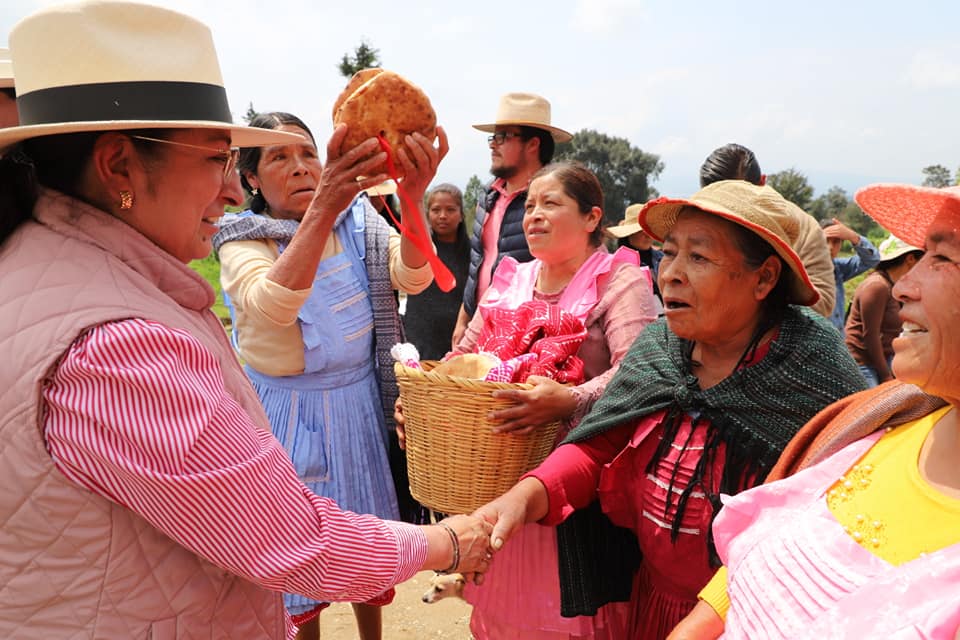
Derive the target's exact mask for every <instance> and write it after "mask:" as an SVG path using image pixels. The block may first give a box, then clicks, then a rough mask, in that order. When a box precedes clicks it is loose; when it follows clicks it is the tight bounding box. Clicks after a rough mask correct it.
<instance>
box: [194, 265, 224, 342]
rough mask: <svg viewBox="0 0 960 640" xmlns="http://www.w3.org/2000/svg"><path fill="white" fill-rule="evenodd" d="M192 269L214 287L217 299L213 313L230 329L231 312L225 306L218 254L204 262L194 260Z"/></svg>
mask: <svg viewBox="0 0 960 640" xmlns="http://www.w3.org/2000/svg"><path fill="white" fill-rule="evenodd" d="M190 268H191V269H193V270H194V271H196V272H197V273H199V274H200V275H201V276H203V278H204V279H205V280H206V281H207V282H209V283H210V286H211V287H213V290H214V292H215V293H216V294H217V299H216V301H215V302H214V303H213V312H214V313H215V314H217V317H218V318H220V322H222V323H223V326H225V327H229V326H230V312H229V311H227V308H226V307H225V306H224V304H223V291H222V289H221V288H220V261H219V260H217V256H216V254H213V253H211V254H210V255H209V256H207V257H206V258H204V259H203V260H194V261H193V262H191V263H190Z"/></svg>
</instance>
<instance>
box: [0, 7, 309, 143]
mask: <svg viewBox="0 0 960 640" xmlns="http://www.w3.org/2000/svg"><path fill="white" fill-rule="evenodd" d="M10 51H11V54H12V60H13V70H14V73H15V75H16V88H17V109H18V111H19V113H20V126H18V127H10V128H8V129H0V149H2V148H5V147H9V146H10V145H12V144H15V143H17V142H20V141H22V140H27V139H29V138H35V137H39V136H49V135H55V134H61V133H77V132H83V131H113V130H129V129H217V130H223V131H228V132H229V133H230V136H231V144H233V145H234V146H238V147H258V146H265V145H271V144H288V143H290V142H294V141H298V140H301V139H302V137H301V136H298V135H296V134H291V133H286V132H282V131H273V130H271V129H258V128H253V127H246V126H242V125H235V124H233V118H232V116H231V115H230V107H229V105H228V104H227V93H226V90H225V89H224V88H223V78H222V77H221V74H220V64H219V63H218V61H217V53H216V50H215V48H214V46H213V37H212V35H211V33H210V29H209V28H207V26H206V25H204V24H203V23H201V22H199V21H198V20H195V19H193V18H191V17H190V16H186V15H184V14H182V13H178V12H176V11H171V10H170V9H164V8H161V7H156V6H152V5H147V4H140V3H135V2H113V1H102V0H101V1H91V2H79V3H76V4H64V5H57V6H53V7H48V8H45V9H42V10H40V11H38V12H36V13H34V14H32V15H30V16H28V17H26V18H24V19H23V20H21V21H20V22H19V23H18V24H17V25H16V26H14V28H13V30H12V31H11V32H10Z"/></svg>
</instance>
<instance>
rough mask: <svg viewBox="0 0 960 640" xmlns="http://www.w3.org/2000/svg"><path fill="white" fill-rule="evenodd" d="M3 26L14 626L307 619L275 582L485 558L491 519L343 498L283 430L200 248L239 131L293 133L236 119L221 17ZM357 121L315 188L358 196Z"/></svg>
mask: <svg viewBox="0 0 960 640" xmlns="http://www.w3.org/2000/svg"><path fill="white" fill-rule="evenodd" d="M10 44H11V49H12V52H13V60H14V64H15V66H16V69H17V80H18V82H17V84H18V89H19V91H18V103H19V104H18V106H19V109H20V117H21V126H19V127H15V128H12V129H6V130H3V131H0V147H4V148H9V145H16V146H13V147H12V148H9V152H8V153H6V155H5V156H4V157H3V159H2V160H0V171H2V175H3V179H2V181H0V220H2V222H3V225H2V228H0V239H2V240H0V273H2V274H3V276H2V278H3V285H2V287H0V343H2V344H3V345H4V348H3V353H4V360H5V363H6V364H5V366H4V367H3V368H2V369H0V388H2V389H3V392H2V394H0V436H2V440H3V442H4V446H3V447H2V448H0V477H2V483H3V486H4V487H6V489H5V490H4V491H3V498H2V499H0V520H2V522H3V527H2V529H0V549H3V554H4V561H3V563H2V564H0V584H3V592H4V598H3V606H2V607H0V636H2V637H7V638H9V637H30V638H40V637H67V636H69V637H91V638H92V637H97V638H121V637H123V638H126V637H135V638H146V637H152V638H166V637H169V638H172V637H180V638H186V637H196V638H199V637H203V638H223V639H226V638H291V637H293V635H294V632H295V630H296V627H295V626H294V625H293V624H292V623H291V621H290V619H289V618H288V617H287V616H286V613H285V611H284V608H283V602H282V598H281V596H280V592H284V591H287V592H299V593H303V594H306V595H309V596H310V597H313V598H317V599H323V600H353V601H363V600H368V599H370V598H373V597H374V596H376V595H378V594H380V593H382V592H384V591H386V590H387V589H389V588H390V587H391V586H392V585H393V584H395V583H396V582H398V581H402V580H404V579H406V578H408V577H410V576H412V575H413V574H414V573H416V572H417V571H419V570H421V569H423V568H434V569H453V568H457V567H458V566H459V567H460V568H461V569H463V570H467V571H472V570H480V571H482V570H484V569H485V568H486V567H487V566H488V562H489V556H488V555H487V544H488V537H487V533H486V530H487V529H488V526H486V525H484V524H482V523H481V522H480V521H478V520H476V519H472V518H467V517H463V516H460V517H456V518H451V519H449V520H448V521H446V522H444V523H441V524H440V525H438V526H430V527H416V526H412V525H406V524H402V523H398V522H388V521H383V520H380V519H378V518H376V517H374V516H368V515H356V514H353V513H349V512H344V511H341V510H340V509H339V508H338V507H337V505H336V504H335V503H334V502H332V501H331V500H328V499H325V498H321V497H318V496H316V495H314V494H313V493H311V492H310V491H309V490H307V489H306V487H304V486H303V484H301V483H300V482H299V481H298V479H297V475H296V472H295V471H294V469H293V467H292V466H291V464H290V461H289V459H288V457H287V455H286V453H285V452H284V450H283V447H282V446H281V445H280V443H279V442H277V440H276V439H275V438H274V437H273V436H271V435H270V433H269V429H270V425H269V423H268V422H267V418H266V416H265V415H264V412H263V409H262V408H261V406H260V403H259V400H258V398H257V395H256V393H255V392H254V391H253V389H252V388H251V387H250V384H249V382H248V381H247V378H246V376H245V375H244V373H243V370H242V369H241V368H240V367H239V365H238V363H237V361H236V358H235V356H234V355H233V352H232V350H231V348H230V345H229V342H228V341H227V339H226V336H225V335H224V333H223V329H222V327H221V326H220V323H219V321H218V320H217V319H216V317H215V316H214V315H213V314H212V313H211V312H210V310H209V307H210V306H211V304H212V302H213V299H214V296H213V291H212V289H211V288H210V287H209V286H208V285H207V284H206V282H205V281H204V280H203V279H202V278H200V277H199V276H198V275H197V274H195V273H194V272H193V271H191V270H190V269H189V268H188V267H187V266H186V263H187V262H188V261H190V260H192V259H195V258H200V257H203V256H206V255H207V254H208V253H209V252H210V248H211V247H210V238H211V236H212V235H213V234H214V232H215V231H216V229H217V227H216V222H217V220H218V219H219V218H220V216H221V215H222V214H223V207H224V205H225V204H226V203H227V202H229V201H230V200H231V198H232V197H233V196H232V195H231V193H232V189H233V187H232V186H231V178H232V172H233V168H234V162H235V160H236V157H237V150H236V146H235V145H245V146H263V145H274V144H284V143H288V142H291V141H292V142H296V141H298V140H300V137H299V136H295V135H291V134H288V133H284V132H278V131H268V130H263V129H251V128H248V127H240V126H235V125H233V124H231V120H230V111H229V108H228V106H227V102H226V94H225V91H224V89H223V86H222V82H221V79H220V71H219V66H218V63H217V59H216V54H215V51H214V48H213V42H212V37H211V34H210V31H209V30H208V29H207V28H206V27H205V26H204V25H203V24H201V23H199V22H197V21H195V20H193V19H192V18H189V17H187V16H185V15H182V14H179V13H176V12H173V11H169V10H166V9H161V8H157V7H152V6H148V5H140V4H134V3H126V2H90V3H81V4H75V5H69V6H63V7H53V8H48V9H44V10H42V11H40V12H38V13H36V14H34V15H32V16H30V17H28V18H26V19H25V20H23V21H22V22H20V23H19V24H18V25H17V26H16V27H14V29H13V31H12V32H11V34H10ZM131 44H135V46H131ZM343 133H344V130H342V129H341V130H338V131H337V132H336V133H335V134H334V137H333V139H332V141H331V145H330V148H331V149H332V150H334V153H333V157H332V159H331V161H330V162H329V164H328V168H327V169H325V170H324V174H323V175H324V181H323V185H324V186H323V187H322V189H321V191H323V192H324V193H322V194H321V195H318V198H317V199H318V200H321V199H323V197H335V198H340V199H341V201H342V203H343V206H346V205H347V204H349V202H350V200H352V199H353V197H354V196H355V195H356V192H357V191H359V190H360V189H363V188H365V187H368V186H371V185H372V184H373V183H375V182H378V181H379V180H380V179H382V178H376V179H373V180H371V181H370V182H369V184H367V183H364V182H360V183H357V182H356V180H355V178H356V176H357V175H359V174H361V173H363V172H364V170H365V169H367V168H369V167H370V166H372V165H373V164H375V163H376V162H379V161H382V158H379V156H378V155H377V154H376V148H377V144H376V141H374V140H370V141H367V142H365V143H363V144H361V145H359V146H358V147H357V148H354V149H350V150H344V151H343V152H340V149H339V147H338V145H339V141H340V140H342V139H343ZM330 167H335V168H336V170H333V169H330ZM328 189H329V190H331V192H329V193H328V192H327V190H328ZM321 196H322V197H321ZM307 215H308V216H309V215H311V213H309V212H308V214H307Z"/></svg>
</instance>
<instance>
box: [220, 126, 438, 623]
mask: <svg viewBox="0 0 960 640" xmlns="http://www.w3.org/2000/svg"><path fill="white" fill-rule="evenodd" d="M250 125H251V126H254V127H261V128H264V129H276V130H281V131H288V132H293V133H298V134H300V135H302V136H304V139H303V141H302V142H298V143H295V144H287V145H277V146H274V147H265V148H263V149H252V148H251V149H243V150H242V152H241V155H240V161H239V164H238V167H239V170H240V175H241V178H242V181H243V184H244V188H245V189H247V191H248V192H249V193H250V194H251V196H252V198H251V202H250V209H249V210H248V211H245V212H243V213H241V214H237V215H235V216H229V217H228V218H227V219H225V220H224V224H223V225H222V228H221V230H220V232H219V233H218V234H217V236H216V238H215V239H214V246H215V248H216V250H217V252H218V254H219V257H220V262H221V276H220V277H221V282H222V284H223V291H224V298H225V299H226V300H227V303H228V306H229V307H230V309H231V316H232V318H233V341H234V345H235V346H236V348H237V350H238V352H239V354H240V356H241V357H242V358H243V360H244V361H245V363H246V369H247V373H248V375H249V376H250V379H251V381H252V382H253V385H254V387H255V388H256V390H257V393H258V394H259V395H260V399H261V401H262V402H263V405H264V407H265V408H266V411H267V414H268V416H269V417H270V423H271V427H272V429H273V432H274V434H275V435H276V437H277V439H278V440H280V442H281V443H283V445H284V446H285V447H286V449H287V451H288V452H289V453H290V456H291V458H292V460H293V462H294V466H295V467H296V468H297V471H298V473H299V474H300V478H301V479H302V480H303V482H304V483H305V484H306V485H307V486H308V487H309V488H310V489H311V490H312V491H314V492H315V493H317V494H318V495H321V496H325V497H329V498H332V499H334V500H336V501H337V503H338V504H339V505H340V506H341V507H342V508H344V509H348V510H350V511H355V512H359V513H372V514H375V515H377V516H380V517H382V518H388V519H399V511H398V507H397V495H396V491H395V489H394V483H393V478H392V476H391V473H390V466H389V462H388V456H387V452H388V443H389V433H388V430H389V429H391V428H392V427H393V424H392V415H393V401H394V399H395V397H396V393H397V392H396V382H395V380H394V378H393V368H392V367H393V363H392V359H391V358H390V357H389V349H390V347H391V346H392V345H393V344H394V343H396V342H399V341H400V322H399V317H398V315H397V306H396V297H395V296H394V289H399V290H402V291H406V292H408V293H419V292H420V291H422V290H423V289H425V288H426V287H427V286H428V285H429V284H430V282H431V281H432V278H433V275H432V272H431V270H430V267H429V266H428V265H427V263H426V259H425V257H424V256H423V254H422V253H421V252H420V251H419V250H418V249H417V248H416V247H415V246H414V245H413V243H412V242H411V241H409V240H408V239H407V238H405V237H404V238H402V239H401V237H400V236H399V235H397V233H396V232H395V231H391V230H390V228H389V227H388V226H387V225H386V223H385V222H384V221H383V219H382V218H381V217H380V216H379V215H378V213H377V211H376V210H375V209H374V208H373V207H372V206H371V205H370V202H369V200H368V199H367V197H366V196H365V195H363V193H362V189H365V188H368V187H371V186H373V185H375V184H379V183H381V182H383V181H384V180H385V179H386V178H387V176H385V175H373V176H371V177H370V178H365V179H364V178H361V177H360V176H365V175H370V170H371V169H372V168H374V167H376V166H377V165H378V164H382V162H383V160H384V154H383V153H382V152H381V151H380V149H379V146H378V144H377V142H376V140H367V141H366V142H364V143H362V144H360V145H359V146H357V147H355V148H354V149H341V145H342V142H343V139H344V134H345V133H346V127H345V126H344V125H341V126H339V127H338V128H337V129H336V130H335V131H334V134H333V136H332V137H331V139H330V142H329V144H328V146H327V164H326V165H325V166H324V165H322V164H321V162H320V158H319V153H318V151H317V147H316V144H315V142H314V139H313V135H312V134H311V132H310V130H309V129H308V128H307V126H306V124H304V123H303V122H302V121H301V120H300V119H299V118H297V117H296V116H293V115H290V114H287V113H267V114H260V115H258V116H256V117H255V118H254V119H253V120H252V121H251V122H250ZM438 131H439V149H438V148H435V147H434V146H433V141H431V140H427V138H425V137H423V136H420V135H419V134H415V136H414V137H412V138H408V139H407V148H406V149H402V150H397V153H396V156H397V160H398V163H399V164H400V165H401V169H402V170H403V173H404V175H405V176H406V177H405V178H404V180H403V185H404V188H405V190H406V191H407V192H408V193H409V194H410V196H411V197H412V198H414V199H415V201H420V200H421V199H422V197H423V193H424V191H425V189H426V186H427V184H428V183H429V182H430V180H431V179H432V178H433V176H434V174H435V173H436V168H437V165H438V164H439V162H440V160H441V159H442V158H443V156H444V155H445V153H446V150H447V144H446V137H445V135H444V133H443V132H442V130H438ZM358 552H362V550H358ZM391 599H392V593H388V594H384V596H383V597H381V598H378V599H376V600H374V601H371V602H369V603H364V604H358V605H354V611H355V614H356V616H357V625H358V628H359V630H360V637H361V638H362V639H363V640H379V638H380V635H381V617H380V606H381V605H383V604H386V603H388V602H389V601H390V600H391ZM286 602H287V607H288V608H289V610H290V612H291V614H292V615H293V616H294V618H295V619H297V620H300V621H304V624H303V625H302V626H301V633H300V636H298V637H300V638H304V639H307V638H313V637H318V635H319V625H318V624H317V621H316V618H315V614H316V613H317V612H318V610H319V608H318V603H316V602H313V601H311V600H309V599H307V598H304V597H302V596H299V595H293V594H291V595H288V596H287V599H286ZM311 616H313V617H311ZM307 620H310V622H306V621H307Z"/></svg>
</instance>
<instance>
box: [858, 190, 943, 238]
mask: <svg viewBox="0 0 960 640" xmlns="http://www.w3.org/2000/svg"><path fill="white" fill-rule="evenodd" d="M854 199H856V201H857V204H859V205H860V207H861V208H862V209H863V210H864V211H865V212H866V213H867V215H868V216H870V217H871V218H873V219H874V220H876V221H877V223H878V224H879V225H880V226H881V227H883V228H884V229H887V230H888V231H890V233H892V234H893V235H895V236H897V237H898V238H900V239H901V240H903V241H904V242H907V243H908V244H911V245H913V246H915V247H923V246H925V245H926V242H927V229H928V228H929V227H930V224H931V223H932V222H933V221H934V220H936V219H937V218H938V217H939V216H941V215H943V214H947V215H950V216H952V217H953V218H955V219H956V221H957V224H958V226H960V187H947V188H946V189H933V188H931V187H915V186H913V185H909V184H872V185H869V186H866V187H864V188H863V189H860V190H859V191H857V195H856V196H854Z"/></svg>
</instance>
